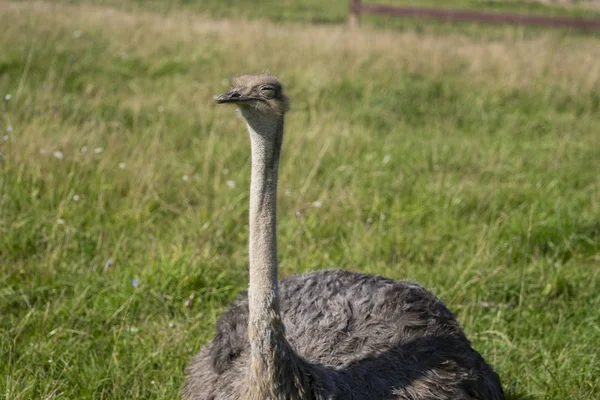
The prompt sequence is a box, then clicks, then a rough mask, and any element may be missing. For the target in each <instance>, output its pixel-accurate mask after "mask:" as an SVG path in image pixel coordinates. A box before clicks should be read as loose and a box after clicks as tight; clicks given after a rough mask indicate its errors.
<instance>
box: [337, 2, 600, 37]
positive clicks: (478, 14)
mask: <svg viewBox="0 0 600 400" xmlns="http://www.w3.org/2000/svg"><path fill="white" fill-rule="evenodd" d="M361 14H373V15H386V16H398V17H413V18H427V19H436V20H443V21H462V22H464V21H467V22H481V23H492V24H521V25H533V26H546V27H553V28H578V29H590V30H591V29H597V30H600V19H593V18H578V17H552V16H542V15H526V14H512V13H495V12H483V11H470V10H451V9H439V8H426V7H404V6H391V5H380V4H363V3H362V2H361V1H360V0H350V18H349V23H350V25H358V22H359V18H360V15H361Z"/></svg>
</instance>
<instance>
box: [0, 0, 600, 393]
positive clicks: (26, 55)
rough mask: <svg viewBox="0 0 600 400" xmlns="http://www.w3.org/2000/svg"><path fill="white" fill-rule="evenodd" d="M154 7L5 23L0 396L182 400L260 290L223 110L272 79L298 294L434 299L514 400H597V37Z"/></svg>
mask: <svg viewBox="0 0 600 400" xmlns="http://www.w3.org/2000/svg"><path fill="white" fill-rule="evenodd" d="M321 3H323V4H324V3H325V2H321ZM150 10H151V11H143V10H141V9H138V10H137V11H135V12H130V11H126V10H115V9H110V8H107V6H89V5H87V6H86V5H83V6H73V5H67V4H62V5H52V4H49V3H29V2H5V1H0V26H2V27H3V33H2V35H0V49H2V51H0V94H1V95H2V96H3V97H4V95H5V94H8V93H10V94H11V95H12V98H11V99H10V101H8V102H5V103H4V104H5V108H6V111H5V112H4V113H3V114H2V120H1V121H0V124H1V125H2V126H1V127H2V130H3V131H5V130H6V129H7V127H8V126H11V127H12V132H6V133H5V134H6V135H7V139H8V140H6V141H2V142H0V153H1V154H2V161H0V266H1V271H2V273H1V274H0V316H1V319H0V360H2V362H0V377H1V379H0V398H4V399H7V400H19V399H88V398H89V399H132V398H140V399H173V398H177V397H178V396H179V392H180V388H181V386H182V383H183V379H184V368H185V365H186V364H187V363H188V362H189V360H190V359H191V357H192V356H193V354H195V353H196V352H197V351H198V349H199V348H200V347H201V345H202V344H204V343H205V342H206V341H208V340H209V339H210V337H211V335H212V334H213V331H214V324H215V321H216V319H217V318H218V316H219V314H220V313H221V312H222V311H223V310H224V308H225V307H226V306H227V304H228V302H229V301H230V300H231V299H233V298H234V296H235V295H236V294H237V293H238V292H239V291H241V290H243V289H244V287H245V286H246V282H247V270H246V265H247V244H246V242H247V236H248V232H247V226H246V220H247V208H248V206H247V203H248V194H247V193H248V184H249V145H248V138H247V135H246V133H245V132H244V127H243V124H242V122H241V121H240V120H239V119H237V118H235V117H234V114H233V112H232V110H231V109H229V108H227V107H219V108H217V107H215V105H214V104H213V103H212V101H211V96H212V95H213V94H214V93H218V92H221V91H223V90H225V89H226V88H227V78H228V77H229V76H231V75H233V74H237V73H242V72H249V71H261V70H265V69H270V70H271V71H273V72H275V73H278V74H279V75H280V76H281V77H282V79H283V80H284V82H285V83H286V84H287V90H288V93H289V95H290V97H291V98H292V102H293V103H292V111H291V112H290V113H289V116H288V118H287V132H286V137H285V143H284V146H285V148H284V151H283V159H282V171H281V186H280V188H281V196H280V201H279V207H280V208H279V212H280V218H279V221H280V225H279V229H278V232H279V240H280V260H281V274H282V275H289V274H292V273H301V272H305V271H310V270H315V269H320V268H326V267H332V266H335V267H339V268H347V269H351V270H356V271H363V272H369V273H376V274H382V275H386V276H389V277H392V278H398V279H402V278H410V279H415V280H418V281H419V282H421V283H422V284H423V285H425V286H427V287H430V288H433V290H434V291H435V293H436V294H438V295H439V296H440V297H441V298H443V299H444V301H445V302H446V303H447V304H448V305H449V306H450V308H451V309H452V310H453V311H455V312H456V314H457V317H458V319H459V320H460V321H461V324H462V326H463V327H464V329H465V331H466V332H467V334H468V336H469V337H470V338H471V339H472V341H473V343H474V346H475V347H476V348H477V349H478V350H479V351H480V352H481V353H482V354H483V355H484V356H485V358H486V359H487V360H488V361H489V362H490V363H491V364H493V366H494V367H495V369H496V370H497V371H498V373H499V374H500V376H501V379H502V381H503V383H504V385H505V387H506V388H507V389H508V390H509V392H510V393H511V396H512V398H513V399H514V398H520V399H530V398H532V399H564V398H569V399H594V398H598V397H599V396H600V386H599V384H598V380H597V377H598V376H600V360H599V359H598V353H597V347H598V337H599V334H600V326H599V323H598V321H600V276H599V275H600V269H599V263H600V182H599V181H598V171H599V170H600V158H599V156H598V149H599V148H600V135H599V134H598V129H599V128H598V127H599V126H600V113H599V112H598V109H599V108H600V95H599V93H600V70H599V69H598V62H597V60H598V59H600V42H598V39H597V38H594V37H584V36H575V35H573V36H570V35H564V34H563V33H557V32H554V31H552V32H551V31H547V32H538V34H536V35H535V36H534V37H528V38H523V36H522V35H521V34H520V31H519V30H517V29H515V30H506V31H503V32H502V33H500V34H498V35H496V36H495V37H493V38H488V39H482V38H475V37H472V36H470V35H463V34H448V35H437V34H429V33H418V32H416V31H414V30H406V31H403V32H397V31H396V32H386V31H383V30H370V29H363V30H359V31H352V32H348V31H345V30H344V28H343V27H338V26H324V25H316V26H315V25H302V24H298V23H291V24H289V23H286V24H281V23H280V24H274V23H272V22H268V21H266V20H259V21H245V20H244V19H243V18H236V19H234V20H219V21H216V20H213V19H211V18H209V17H207V16H206V15H202V14H194V13H190V11H189V10H186V11H185V12H177V11H172V12H171V13H169V14H168V15H165V14H163V13H157V11H156V10H154V9H150ZM3 135H4V133H3ZM0 138H1V137H0ZM84 150H85V151H84ZM184 177H186V179H184ZM76 196H78V197H76ZM75 199H78V200H75ZM316 202H320V203H316ZM319 205H320V206H319ZM109 260H111V262H112V265H110V266H106V264H107V261H109ZM134 279H137V280H139V286H138V287H137V288H134V287H133V286H132V281H133V280H134Z"/></svg>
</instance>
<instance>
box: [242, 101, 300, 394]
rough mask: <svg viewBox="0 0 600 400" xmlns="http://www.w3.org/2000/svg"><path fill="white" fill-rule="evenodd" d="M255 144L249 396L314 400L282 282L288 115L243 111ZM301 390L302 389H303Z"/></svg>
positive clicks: (251, 233) (251, 211)
mask: <svg viewBox="0 0 600 400" xmlns="http://www.w3.org/2000/svg"><path fill="white" fill-rule="evenodd" d="M242 114H243V115H244V118H245V119H246V123H247V125H248V131H249V132H250V139H251V144H252V176H251V187H250V249H249V250H250V286H249V290H248V299H249V309H250V311H249V319H248V336H249V340H250V351H251V360H250V365H249V368H250V371H249V376H248V379H249V391H250V392H249V398H250V399H252V400H258V399H260V400H263V399H268V400H283V399H300V398H302V399H309V398H311V397H310V396H307V393H309V392H311V390H310V388H308V387H307V386H309V385H308V384H305V383H304V381H305V377H306V376H308V375H310V374H307V371H304V370H303V364H304V363H303V361H302V360H300V359H299V357H297V356H296V354H295V353H294V351H293V350H292V348H291V347H290V345H289V343H288V342H287V340H286V338H285V328H284V325H283V321H282V320H281V314H280V311H279V296H278V283H277V236H276V227H277V221H276V218H277V204H276V203H277V173H278V167H279V154H280V151H281V141H282V138H283V116H278V117H271V118H264V117H263V118H261V116H260V115H259V116H257V115H254V114H250V115H245V113H244V112H242ZM298 386H300V387H298Z"/></svg>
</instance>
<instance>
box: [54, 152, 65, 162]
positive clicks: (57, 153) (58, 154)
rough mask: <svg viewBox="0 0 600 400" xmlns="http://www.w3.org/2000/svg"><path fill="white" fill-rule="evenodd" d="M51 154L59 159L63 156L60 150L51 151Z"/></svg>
mask: <svg viewBox="0 0 600 400" xmlns="http://www.w3.org/2000/svg"><path fill="white" fill-rule="evenodd" d="M52 155H54V157H56V158H57V159H59V160H62V159H63V158H64V154H63V152H62V151H55V152H54V153H52Z"/></svg>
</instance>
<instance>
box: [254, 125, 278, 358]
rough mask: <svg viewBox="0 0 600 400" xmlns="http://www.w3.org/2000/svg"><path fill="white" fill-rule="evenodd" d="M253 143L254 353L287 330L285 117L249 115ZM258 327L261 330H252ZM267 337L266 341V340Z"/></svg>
mask: <svg viewBox="0 0 600 400" xmlns="http://www.w3.org/2000/svg"><path fill="white" fill-rule="evenodd" d="M246 121H247V124H248V130H249V132H250V140H251V143H252V176H251V184H250V248H249V253H250V288H249V292H248V296H249V300H250V319H249V323H250V326H249V328H250V330H251V332H250V333H251V338H254V339H256V340H254V341H251V346H252V356H253V357H257V358H258V357H260V356H262V355H263V354H264V353H265V351H267V350H269V349H268V348H264V347H263V346H265V345H266V346H270V345H271V340H270V337H269V335H270V333H271V332H270V331H271V330H276V331H279V330H280V331H281V333H283V324H282V322H281V319H280V316H279V300H278V284H277V236H276V229H277V173H278V168H279V153H280V150H281V139H282V133H283V132H282V130H283V118H282V117H281V118H277V119H275V118H272V119H271V118H270V119H266V118H263V119H258V118H256V119H255V118H251V117H246ZM254 328H256V329H258V331H257V332H252V330H253V329H254ZM263 341H265V342H266V343H263Z"/></svg>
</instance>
